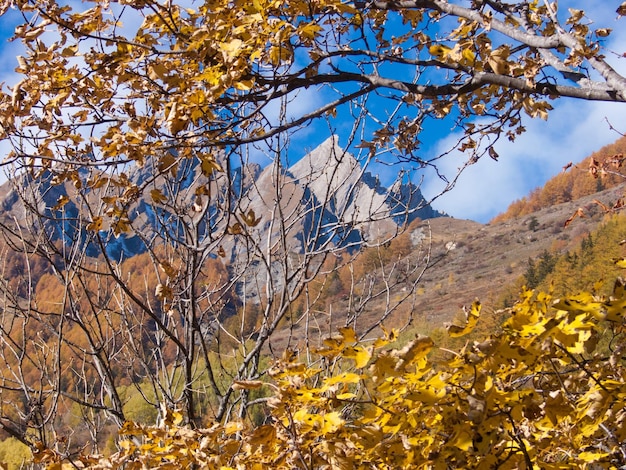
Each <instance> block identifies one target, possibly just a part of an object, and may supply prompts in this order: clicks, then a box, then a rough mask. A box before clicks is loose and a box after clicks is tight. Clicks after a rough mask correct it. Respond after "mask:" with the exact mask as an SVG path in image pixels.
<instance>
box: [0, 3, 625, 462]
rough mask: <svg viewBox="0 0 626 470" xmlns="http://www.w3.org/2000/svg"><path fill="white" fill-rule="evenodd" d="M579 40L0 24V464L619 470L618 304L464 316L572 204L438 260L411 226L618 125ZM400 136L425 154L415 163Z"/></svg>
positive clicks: (492, 14)
mask: <svg viewBox="0 0 626 470" xmlns="http://www.w3.org/2000/svg"><path fill="white" fill-rule="evenodd" d="M575 4H576V5H579V6H580V7H581V8H582V7H586V6H588V5H589V4H588V3H585V2H575ZM572 5H573V6H574V4H572ZM605 13H606V12H605ZM616 13H617V19H616V20H615V21H620V22H623V16H625V15H626V5H620V6H618V7H617V12H616ZM589 14H590V15H592V16H593V11H590V13H589ZM610 15H611V16H615V14H614V13H613V11H611V12H610ZM604 16H605V17H604V19H603V18H598V19H597V22H592V21H591V18H589V17H588V16H587V14H586V13H585V11H583V10H582V9H576V8H567V9H564V8H559V6H558V5H557V4H556V2H554V3H550V2H538V1H519V2H504V1H500V0H488V1H475V2H466V1H461V0H459V1H456V0H454V1H453V0H450V1H445V0H414V1H413V0H409V1H402V2H378V1H373V2H358V1H357V2H351V1H347V2H346V1H343V0H315V1H312V2H276V1H274V0H254V1H253V2H249V1H243V0H211V1H200V2H191V3H190V2H177V1H175V0H174V1H160V0H141V1H132V2H129V1H120V2H116V1H109V0H90V1H87V2H84V3H75V2H64V1H59V2H57V1H55V0H49V1H48V0H47V1H45V2H44V1H42V0H15V1H2V2H0V20H2V21H3V24H2V26H3V27H4V26H5V25H6V26H7V28H6V29H7V30H11V31H13V36H12V38H11V40H12V41H14V44H15V45H16V46H17V47H16V48H15V49H12V50H17V51H18V52H17V54H19V55H18V56H17V57H16V67H15V70H14V74H13V75H11V76H10V77H8V78H7V80H9V82H7V84H6V85H5V84H4V83H3V84H2V85H1V88H0V141H1V144H2V148H3V149H6V154H5V155H3V159H2V162H1V165H2V167H3V169H4V170H5V173H6V175H7V183H6V186H3V188H2V195H3V200H2V213H1V214H0V255H1V258H0V259H1V261H2V263H1V264H0V274H1V275H0V365H1V367H0V429H1V430H2V432H3V433H4V434H3V437H6V439H4V441H3V442H2V443H1V444H2V445H0V456H2V458H6V456H10V457H11V463H12V464H13V465H15V466H18V467H19V466H20V465H22V463H25V460H27V459H28V458H29V455H30V456H32V461H31V462H32V465H34V466H37V467H48V468H51V469H58V468H62V467H63V466H66V467H67V466H70V467H72V468H76V467H78V468H90V467H91V468H94V469H95V468H197V467H203V468H220V469H230V468H267V467H270V468H285V469H287V468H289V469H293V468H303V469H304V468H307V469H309V468H316V469H317V468H320V469H321V468H346V469H347V468H370V467H371V466H372V465H373V466H376V467H377V468H388V469H391V468H398V467H400V468H403V467H406V468H442V469H443V468H459V467H472V468H487V467H499V468H503V469H504V468H529V469H530V468H535V467H541V468H559V467H563V466H576V467H582V468H585V467H587V468H597V466H600V467H604V468H617V467H620V466H624V465H626V449H625V448H624V444H623V442H624V435H623V432H624V431H623V430H624V429H625V427H624V426H623V424H624V423H623V421H624V417H625V415H624V413H623V409H624V406H623V405H624V403H623V402H624V396H626V389H625V385H624V383H625V379H624V377H626V374H624V367H625V363H624V356H623V354H622V349H621V347H620V346H619V345H620V344H622V343H623V327H624V315H623V308H622V307H623V304H624V297H625V294H624V292H625V289H624V287H623V285H622V283H621V282H613V283H612V289H611V290H610V292H608V293H595V292H590V293H582V294H581V293H577V294H567V295H566V296H563V297H561V299H560V300H558V301H556V300H557V299H553V298H552V296H551V294H550V292H549V291H548V292H546V293H540V292H536V293H533V292H531V291H528V290H524V291H522V293H521V300H520V301H519V302H518V303H511V304H512V305H510V306H509V308H510V309H509V310H507V311H506V313H507V315H506V318H501V316H502V315H500V313H499V312H494V311H493V310H492V309H490V308H488V307H485V306H484V305H483V304H481V303H480V302H479V301H475V300H474V299H471V300H470V301H469V302H466V301H465V297H464V296H467V295H473V294H479V293H481V292H484V289H486V288H488V287H491V288H493V287H494V285H497V284H498V283H499V282H504V280H505V275H506V276H514V275H515V274H516V272H515V270H516V269H522V268H523V267H522V266H521V265H520V263H519V260H516V261H514V260H513V258H508V256H512V255H511V253H515V252H517V253H518V254H521V253H523V254H524V255H529V254H530V253H532V255H529V256H528V257H530V256H532V257H533V259H534V257H537V256H541V253H542V252H543V250H544V249H545V243H547V242H548V240H549V239H548V238H547V237H541V238H540V237H539V236H538V234H545V233H548V232H550V231H555V227H556V225H555V224H557V220H558V225H559V230H560V229H562V227H563V225H564V223H563V222H564V221H563V218H562V217H561V216H560V215H559V214H561V212H559V211H560V210H567V211H568V214H569V215H568V216H567V217H566V218H565V219H566V220H569V221H570V222H571V220H573V219H571V217H570V216H571V214H572V213H573V212H574V211H570V206H569V205H568V204H571V203H564V205H561V206H559V207H557V208H554V207H551V208H546V209H544V210H543V211H539V212H535V213H533V215H534V218H533V217H530V216H529V217H528V218H527V219H525V218H517V219H514V220H515V222H514V223H513V222H511V225H512V226H513V225H514V226H515V231H508V232H507V231H506V229H508V228H511V227H507V226H506V224H507V223H509V222H505V223H503V224H502V225H497V226H495V225H494V228H493V230H492V229H491V228H489V227H477V225H473V224H471V223H463V222H460V223H458V224H457V225H456V227H463V230H464V234H465V235H467V238H466V239H465V240H460V239H455V237H456V234H455V228H454V226H452V225H449V226H448V228H449V230H448V231H447V232H446V231H437V230H433V229H436V228H437V225H438V224H439V226H440V227H446V223H447V222H449V221H446V220H445V219H446V218H436V219H433V220H432V221H424V220H420V216H419V214H420V212H419V211H420V210H421V209H426V210H428V209H429V203H430V202H431V201H427V200H424V199H423V198H422V197H421V191H420V188H419V185H418V183H419V182H420V181H423V179H424V178H438V179H439V180H440V181H441V182H442V183H443V186H442V190H441V193H440V194H442V193H445V192H447V191H451V190H453V188H454V185H455V182H456V181H457V178H458V177H460V176H461V175H462V173H463V171H464V169H466V168H467V167H468V166H470V165H474V164H475V163H476V162H478V161H479V160H480V159H481V158H492V159H494V160H498V159H499V158H500V155H499V154H498V151H497V147H498V142H499V141H501V140H503V139H508V140H509V141H514V140H515V139H516V137H517V136H519V135H520V134H522V133H523V132H525V131H526V129H527V127H526V124H527V121H528V120H530V119H535V118H539V119H548V117H549V115H550V112H551V111H552V109H553V108H554V107H555V106H558V103H559V100H564V99H570V100H588V101H599V102H611V103H619V104H620V105H623V103H625V102H626V77H624V76H623V75H622V74H620V72H619V67H618V65H617V64H616V63H615V62H616V61H618V60H621V57H622V55H623V51H621V50H619V51H617V52H616V51H614V50H612V47H613V43H612V42H611V39H612V38H613V37H614V36H615V33H613V29H612V25H613V23H612V22H611V21H612V20H611V21H609V20H607V18H608V17H607V16H606V15H604ZM5 21H6V23H4V22H5ZM620 24H621V23H620ZM609 46H610V47H611V49H609ZM620 47H621V46H620ZM426 133H431V134H432V135H435V134H441V135H442V136H443V135H444V134H445V135H446V136H451V140H450V145H449V146H447V147H446V148H445V150H442V151H441V153H439V154H429V153H428V152H426V151H425V150H424V149H425V148H427V147H429V146H428V145H425V144H424V143H423V142H422V140H423V139H425V138H426V137H427V135H426ZM312 136H314V137H315V139H319V140H316V142H318V141H324V143H323V144H322V145H321V147H320V148H322V150H320V151H319V152H315V151H313V152H311V151H310V150H311V149H309V148H308V147H309V145H311V142H313V137H312ZM319 137H322V138H321V139H320V138H319ZM312 155H314V158H313V157H312ZM502 158H504V156H502ZM448 161H450V162H452V167H453V168H454V169H458V170H453V173H452V174H446V173H447V172H444V171H443V168H444V167H445V166H446V165H444V162H448ZM592 167H593V168H595V172H596V173H597V174H602V173H603V171H602V170H603V167H602V166H601V165H600V163H598V165H595V164H594V165H592ZM381 169H383V170H385V172H386V173H387V174H389V173H392V174H393V175H395V181H391V182H388V183H389V184H386V185H383V184H381V182H380V179H379V178H378V177H376V176H375V175H376V174H377V173H378V172H379V170H381ZM593 171H594V170H593V169H592V172H593ZM440 194H437V195H433V196H432V198H436V197H438V196H439V195H440ZM595 206H598V205H597V204H595ZM586 214H588V215H586V218H585V220H584V223H585V224H586V223H587V222H588V219H592V223H593V224H597V223H599V222H600V221H601V219H602V218H603V212H602V209H601V208H597V209H596V211H595V212H593V211H589V210H586ZM535 219H536V220H535ZM580 220H582V218H580ZM580 220H578V219H577V220H576V223H578V222H580ZM454 223H456V222H451V224H454ZM570 225H571V226H574V224H570ZM483 228H484V231H483V230H482V229H483ZM589 231H590V229H589V228H588V227H587V226H585V228H584V229H580V230H579V233H577V234H576V235H572V236H569V238H568V237H564V238H562V239H559V240H558V242H556V243H557V244H559V245H560V248H562V249H565V250H567V249H569V248H568V246H569V245H568V244H572V245H575V244H576V243H578V242H580V240H579V239H578V238H579V237H580V239H581V240H582V239H586V237H587V236H588V235H587V233H588V232H589ZM485 233H489V234H490V238H489V240H490V243H489V244H487V245H486V246H485V240H484V239H483V238H484V237H482V236H481V235H483V234H485ZM554 235H557V233H554ZM450 237H452V239H450ZM594 243H595V242H594ZM496 246H499V247H500V250H501V249H503V248H505V249H506V252H502V251H498V250H496V249H495V247H496ZM512 247H515V248H518V249H517V250H515V249H512ZM572 249H573V248H572ZM525 250H528V251H525ZM538 250H539V251H538ZM503 256H504V258H503ZM581 256H582V255H581ZM503 260H506V261H510V264H507V265H506V266H504V265H503V264H502V261H503ZM611 262H612V263H615V262H617V264H618V265H619V264H623V263H625V262H624V260H621V259H619V258H618V259H617V261H613V260H612V261H611ZM548 264H550V265H551V264H552V263H548ZM470 265H472V266H474V267H475V269H476V271H475V273H476V274H475V277H476V279H478V280H480V281H481V282H480V286H479V288H477V289H475V290H471V289H470V287H469V286H468V285H467V283H466V282H465V280H464V278H463V274H464V271H463V268H464V267H465V268H466V267H468V266H470ZM536 267H537V266H535V268H536ZM551 267H552V266H551ZM557 267H558V263H556V264H554V266H553V268H554V269H557ZM453 268H459V269H456V270H454V271H452V269H453ZM542 269H543V267H542ZM544 270H545V271H547V268H546V269H544ZM442 274H443V275H445V276H446V278H445V281H442V279H441V278H440V276H441V275H442ZM535 275H536V271H535ZM542 275H543V272H542ZM534 280H535V281H536V282H537V283H541V282H542V281H543V280H540V279H538V278H537V279H534ZM607 282H609V283H611V281H610V280H608V281H607ZM427 292H428V295H432V297H430V299H433V298H435V297H437V298H439V299H440V300H439V301H438V302H436V301H433V302H432V304H433V305H436V306H437V308H438V309H439V310H438V311H436V312H435V313H434V315H436V318H437V320H438V321H442V320H445V319H448V320H449V319H453V320H455V323H454V324H453V325H451V326H450V327H448V328H447V329H445V330H444V329H442V328H438V330H437V331H433V335H431V336H428V335H426V334H424V333H419V332H418V330H417V327H418V325H417V324H416V323H417V321H418V320H422V321H424V324H426V325H431V326H432V325H433V322H432V320H433V319H434V318H435V316H429V315H428V314H426V313H425V310H426V306H425V305H427V304H428V303H429V302H424V303H421V301H420V299H424V298H425V295H426V293H427ZM518 298H520V297H519V296H518ZM555 301H556V302H555ZM459 303H462V304H464V305H460V304H459ZM463 307H464V308H463ZM454 312H456V315H459V313H458V312H463V314H462V318H461V317H459V318H456V319H455V318H454V315H455V313H454ZM431 329H432V328H431ZM433 330H434V329H433ZM29 452H30V454H29ZM20 457H21V458H22V460H21V461H18V460H19V459H20ZM29 464H30V463H29Z"/></svg>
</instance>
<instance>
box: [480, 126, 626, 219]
mask: <svg viewBox="0 0 626 470" xmlns="http://www.w3.org/2000/svg"><path fill="white" fill-rule="evenodd" d="M624 155H626V136H622V137H621V138H619V139H617V141H615V142H613V143H612V144H609V145H606V146H604V147H602V148H601V149H600V150H598V151H596V152H594V153H593V154H591V155H590V156H589V157H587V158H585V159H584V160H583V161H581V162H579V163H576V164H571V166H569V167H567V168H563V172H562V173H559V174H558V175H556V176H554V177H553V178H551V179H550V180H548V181H547V182H546V184H545V185H544V186H542V187H541V188H536V189H535V190H533V191H532V192H531V193H530V194H529V195H528V196H525V197H523V198H522V199H520V200H517V201H514V202H513V203H511V205H510V206H509V207H508V209H507V210H506V211H505V212H503V213H502V214H499V215H498V216H496V217H494V219H493V220H492V222H493V223H496V222H504V221H506V220H509V219H512V218H514V217H521V216H524V215H528V214H531V213H533V212H536V211H538V210H540V209H544V208H546V207H550V206H552V205H554V204H560V203H563V202H569V201H574V200H576V199H579V198H581V197H583V196H589V195H590V194H594V193H596V192H599V191H602V190H604V189H608V188H612V187H615V186H618V185H621V184H623V183H624V182H625V181H626V179H625V178H626V168H625V167H624V165H623V163H624ZM590 176H591V178H590Z"/></svg>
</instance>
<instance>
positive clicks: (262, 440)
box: [247, 424, 276, 447]
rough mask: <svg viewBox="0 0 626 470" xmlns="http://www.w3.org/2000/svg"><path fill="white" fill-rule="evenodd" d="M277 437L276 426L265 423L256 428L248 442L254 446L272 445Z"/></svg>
mask: <svg viewBox="0 0 626 470" xmlns="http://www.w3.org/2000/svg"><path fill="white" fill-rule="evenodd" d="M275 439H276V428H275V427H274V426H272V425H271V424H264V425H262V426H259V427H258V428H256V429H255V430H254V432H253V433H252V435H251V436H250V437H249V438H248V439H247V441H248V443H249V444H250V445H252V446H254V447H258V446H263V445H265V446H267V445H271V444H272V443H273V442H274V440H275Z"/></svg>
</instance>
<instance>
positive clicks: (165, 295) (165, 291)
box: [154, 284, 174, 301]
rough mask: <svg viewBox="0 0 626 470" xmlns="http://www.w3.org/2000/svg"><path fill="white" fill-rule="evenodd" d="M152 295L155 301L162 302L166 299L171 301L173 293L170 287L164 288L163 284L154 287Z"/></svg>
mask: <svg viewBox="0 0 626 470" xmlns="http://www.w3.org/2000/svg"><path fill="white" fill-rule="evenodd" d="M154 295H156V297H157V299H159V300H161V301H163V300H166V299H171V298H172V297H173V296H174V293H173V291H172V289H171V287H169V286H166V285H164V284H158V285H157V286H156V289H155V292H154Z"/></svg>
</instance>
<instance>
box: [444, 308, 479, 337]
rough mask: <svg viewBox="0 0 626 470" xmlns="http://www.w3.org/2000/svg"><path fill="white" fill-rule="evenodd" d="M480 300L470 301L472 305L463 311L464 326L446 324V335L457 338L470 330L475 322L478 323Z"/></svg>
mask: <svg viewBox="0 0 626 470" xmlns="http://www.w3.org/2000/svg"><path fill="white" fill-rule="evenodd" d="M480 308H481V305H480V302H479V301H478V300H475V301H474V302H473V303H472V307H471V309H470V310H469V311H466V312H465V317H466V320H465V325H464V326H462V327H461V326H456V325H449V326H448V335H450V337H452V338H458V337H460V336H465V335H467V334H469V333H471V332H472V330H473V329H474V327H475V326H476V324H477V323H478V319H479V318H480Z"/></svg>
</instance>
